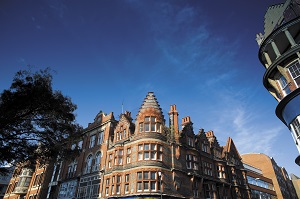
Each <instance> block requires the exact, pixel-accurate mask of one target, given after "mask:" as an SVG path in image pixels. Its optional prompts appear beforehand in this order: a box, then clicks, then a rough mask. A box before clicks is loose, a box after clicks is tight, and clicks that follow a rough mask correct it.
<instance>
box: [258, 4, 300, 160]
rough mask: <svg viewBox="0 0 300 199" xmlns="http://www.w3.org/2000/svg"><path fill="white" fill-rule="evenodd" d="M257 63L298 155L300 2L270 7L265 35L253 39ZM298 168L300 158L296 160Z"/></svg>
mask: <svg viewBox="0 0 300 199" xmlns="http://www.w3.org/2000/svg"><path fill="white" fill-rule="evenodd" d="M256 41H257V43H258V45H259V46H260V48H259V53H258V56H259V60H260V62H261V63H262V64H263V66H264V67H265V68H266V72H265V74H264V76H263V84H264V86H265V88H266V89H267V90H268V91H269V93H270V94H271V95H272V96H273V97H274V98H275V99H276V100H277V101H278V105H277V107H276V115H277V117H278V118H279V119H280V120H281V121H282V122H283V123H284V124H285V125H286V126H287V127H288V128H289V129H290V131H291V133H292V136H293V139H294V141H295V144H296V146H297V149H298V151H299V152H300V143H299V142H300V95H299V94H300V45H299V44H300V1H299V0H287V1H286V2H285V3H281V4H277V5H272V6H270V7H269V8H268V9H267V11H266V14H265V19H264V35H263V34H262V33H259V34H257V35H256ZM296 163H297V164H298V165H300V156H299V157H297V158H296Z"/></svg>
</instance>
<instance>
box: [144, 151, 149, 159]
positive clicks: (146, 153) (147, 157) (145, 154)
mask: <svg viewBox="0 0 300 199" xmlns="http://www.w3.org/2000/svg"><path fill="white" fill-rule="evenodd" d="M144 158H145V160H149V152H145V153H144Z"/></svg>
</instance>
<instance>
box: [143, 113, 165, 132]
mask: <svg viewBox="0 0 300 199" xmlns="http://www.w3.org/2000/svg"><path fill="white" fill-rule="evenodd" d="M160 126H161V125H160V123H159V122H157V121H156V117H154V116H146V117H145V118H144V122H141V123H140V124H139V131H140V132H160Z"/></svg>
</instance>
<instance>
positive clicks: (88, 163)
mask: <svg viewBox="0 0 300 199" xmlns="http://www.w3.org/2000/svg"><path fill="white" fill-rule="evenodd" d="M92 160H93V158H92V155H89V156H88V157H87V159H86V167H85V173H90V172H91V167H92Z"/></svg>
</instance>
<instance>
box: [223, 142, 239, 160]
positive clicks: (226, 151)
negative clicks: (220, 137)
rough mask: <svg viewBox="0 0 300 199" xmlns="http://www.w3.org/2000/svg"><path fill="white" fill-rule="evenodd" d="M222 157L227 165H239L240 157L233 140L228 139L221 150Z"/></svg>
mask: <svg viewBox="0 0 300 199" xmlns="http://www.w3.org/2000/svg"><path fill="white" fill-rule="evenodd" d="M223 157H225V158H226V160H227V162H228V163H229V164H234V165H240V164H241V159H242V158H241V156H240V154H239V152H238V150H237V148H236V146H235V144H234V142H233V140H232V139H231V138H230V137H228V139H227V143H226V146H224V148H223Z"/></svg>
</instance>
